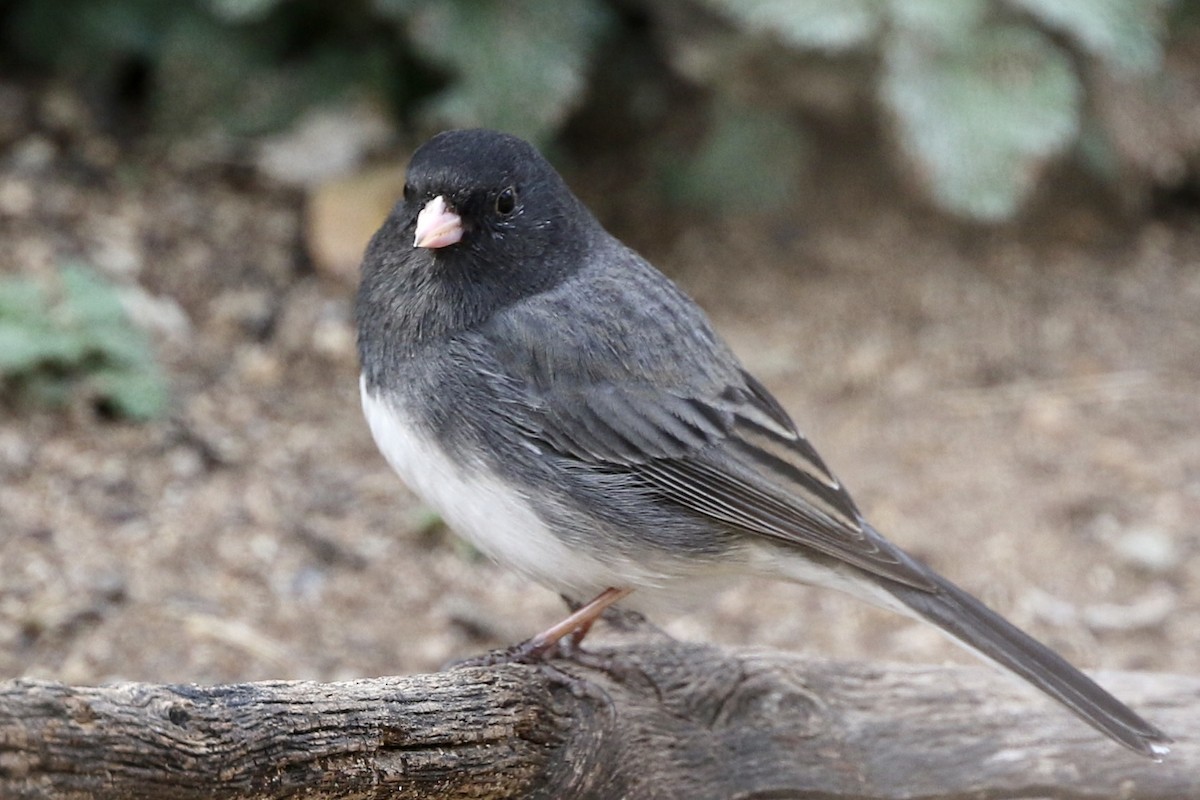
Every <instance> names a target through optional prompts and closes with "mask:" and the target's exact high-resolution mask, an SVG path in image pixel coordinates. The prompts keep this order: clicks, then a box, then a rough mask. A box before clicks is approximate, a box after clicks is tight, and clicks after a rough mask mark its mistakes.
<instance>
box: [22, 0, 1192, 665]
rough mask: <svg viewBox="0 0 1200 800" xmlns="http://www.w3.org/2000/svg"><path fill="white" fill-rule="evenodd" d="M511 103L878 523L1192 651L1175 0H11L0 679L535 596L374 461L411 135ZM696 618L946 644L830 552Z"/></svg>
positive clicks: (401, 636)
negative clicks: (366, 329)
mask: <svg viewBox="0 0 1200 800" xmlns="http://www.w3.org/2000/svg"><path fill="white" fill-rule="evenodd" d="M473 125H485V126H490V127H497V128H501V129H504V130H508V131H511V132H514V133H517V134H520V135H522V136H525V137H527V138H530V139H531V140H533V141H535V142H536V143H537V144H538V145H539V146H540V147H542V148H543V150H544V151H545V152H546V153H547V154H548V155H549V156H550V157H551V158H552V160H553V161H554V162H555V163H556V164H557V165H558V166H559V167H560V169H561V170H562V171H563V173H564V175H565V176H566V177H567V179H568V182H569V183H570V184H571V185H572V186H573V187H574V189H575V190H576V191H577V193H578V194H579V195H580V196H582V197H583V198H584V199H585V201H586V202H587V203H588V204H589V205H590V206H591V207H592V208H593V209H594V210H595V211H596V213H597V214H598V215H599V216H600V217H601V219H602V220H603V221H604V223H605V224H606V225H607V226H608V227H609V228H610V229H611V230H613V231H614V232H615V233H616V234H618V235H619V236H621V237H622V238H624V239H625V240H626V241H628V242H630V243H631V244H633V245H634V246H635V247H637V248H638V249H639V250H641V251H642V252H643V253H644V254H646V255H647V256H648V257H649V258H651V260H653V261H654V262H655V263H656V264H658V265H659V266H660V267H662V268H663V269H664V271H666V272H668V273H669V274H670V275H671V276H672V277H674V278H675V279H676V280H677V281H679V282H680V283H681V284H682V285H683V286H684V287H685V288H686V289H687V290H688V291H689V292H691V293H692V294H693V295H694V296H695V297H696V298H697V299H698V300H699V301H700V302H701V303H702V304H703V305H704V306H705V307H706V308H707V309H709V311H710V312H711V314H712V316H713V318H714V320H715V322H716V324H717V326H718V328H719V329H720V330H721V331H722V332H723V333H724V334H725V335H726V336H727V337H728V338H729V340H730V342H731V344H732V345H733V347H734V349H735V350H736V351H738V352H739V353H740V354H741V355H742V356H743V358H744V359H745V361H746V363H747V365H748V366H749V368H750V369H751V370H752V371H753V372H755V373H756V374H758V375H759V376H760V377H761V378H762V379H763V380H764V381H765V383H767V385H768V386H770V388H771V389H772V390H774V391H775V392H776V393H777V394H778V395H779V396H780V398H781V399H782V400H783V401H784V404H785V405H786V406H787V407H788V408H789V409H790V410H791V411H792V413H793V415H794V416H795V417H796V419H797V421H798V422H799V423H800V426H801V428H802V429H803V430H805V431H806V432H807V433H808V434H809V435H810V437H811V438H812V439H813V440H814V442H815V443H816V445H817V447H818V448H819V449H820V450H821V452H822V453H823V454H824V455H825V457H826V460H827V461H828V462H829V463H830V464H831V465H832V467H833V468H834V470H835V471H837V472H838V473H839V475H840V476H841V478H842V479H843V481H844V482H845V483H846V484H847V485H848V486H849V487H850V488H851V490H852V491H853V492H854V494H855V496H856V497H857V498H858V501H859V504H860V505H861V506H862V507H863V509H864V510H865V511H866V512H867V515H868V516H869V517H870V518H871V519H872V520H873V521H874V522H875V524H876V525H877V526H878V527H879V528H881V529H882V530H884V531H885V532H887V533H888V534H889V535H890V536H891V537H892V538H894V539H895V540H896V541H898V542H900V543H901V544H903V545H904V546H906V547H908V548H909V549H911V550H912V551H913V552H915V553H916V554H918V555H919V556H921V557H922V558H924V559H926V560H928V561H929V562H931V563H932V564H933V565H934V566H935V567H936V568H937V569H939V570H941V571H942V572H944V573H946V574H947V575H949V576H950V577H952V578H953V579H954V580H956V581H957V582H959V583H961V584H963V585H964V586H965V587H967V588H968V589H970V590H971V591H973V592H974V593H976V594H977V595H979V596H981V597H983V598H984V599H985V600H986V601H987V602H988V603H990V604H992V605H993V606H995V607H997V608H998V609H999V610H1001V611H1002V612H1003V613H1005V614H1006V615H1007V616H1009V617H1010V618H1011V619H1013V620H1014V621H1015V622H1017V623H1018V624H1020V625H1021V626H1023V627H1025V628H1027V629H1029V630H1031V631H1032V632H1033V633H1035V634H1036V635H1038V636H1039V637H1040V638H1042V639H1044V640H1045V641H1047V642H1048V643H1049V644H1051V645H1052V646H1054V647H1055V648H1057V649H1059V650H1060V651H1062V652H1063V653H1064V654H1065V655H1067V656H1068V657H1070V658H1071V659H1072V660H1074V661H1076V662H1077V663H1080V664H1081V665H1084V666H1089V667H1107V668H1128V669H1155V670H1166V671H1178V672H1195V670H1196V664H1197V663H1200V528H1198V525H1200V523H1198V522H1197V520H1200V422H1198V420H1200V3H1197V2H1195V0H1175V2H1171V1H1170V0H956V2H953V3H947V2H944V0H740V2H739V0H665V1H664V2H651V1H650V0H525V1H524V2H500V1H499V0H490V1H484V0H451V1H448V2H445V1H444V2H432V0H353V1H351V2H345V3H337V4H335V3H324V2H319V0H179V2H173V3H163V2H158V0H0V678H5V677H13V676H17V675H31V676H38V677H48V678H57V679H62V680H66V681H73V682H90V683H94V682H100V681H108V680H113V679H119V678H126V679H140V680H151V681H200V682H212V681H231V680H249V679H265V678H316V679H338V678H346V677H355V676H363V675H378V674H389V673H399V672H408V671H424V670H432V669H436V668H438V667H439V666H440V665H441V664H443V663H444V662H445V661H446V660H448V659H451V658H455V657H462V656H466V655H470V654H474V653H477V652H480V651H483V650H485V649H488V648H494V647H498V646H501V645H505V644H508V643H511V642H515V641H517V640H520V639H523V638H525V637H526V636H528V635H530V634H532V633H533V632H535V631H537V630H540V629H541V628H542V627H544V626H545V625H546V624H548V623H549V622H551V621H553V620H554V619H556V618H557V617H558V616H559V615H560V613H561V610H562V609H561V605H560V603H559V601H558V599H557V597H555V596H554V595H553V594H551V593H550V592H548V591H546V590H544V589H541V588H539V587H536V586H531V585H528V584H526V583H524V582H522V581H521V580H520V579H519V578H517V577H515V576H513V575H510V574H508V573H507V572H505V571H504V570H503V569H501V568H499V567H496V566H494V565H492V564H490V563H489V562H487V561H486V560H485V559H483V558H482V557H480V556H479V554H477V553H475V552H473V551H471V550H470V549H468V548H466V547H465V546H464V545H462V544H460V543H459V542H458V541H457V539H455V538H454V537H453V535H451V534H450V533H449V532H448V531H447V530H446V529H445V528H444V526H442V525H441V524H440V522H439V520H438V519H437V518H436V517H434V516H432V515H431V514H430V513H429V512H428V511H427V510H426V509H423V508H422V507H421V506H420V505H419V504H418V503H417V502H416V501H415V500H414V499H413V497H412V496H411V495H410V494H409V493H408V492H407V490H406V489H404V488H403V487H402V486H401V484H400V483H399V481H398V480H397V479H396V478H395V477H394V476H393V475H392V474H391V473H390V471H389V470H388V469H387V467H386V466H385V464H384V462H383V460H382V459H381V458H380V457H379V456H378V455H377V453H376V451H375V448H374V445H373V444H372V442H371V441H370V436H369V434H368V432H367V430H366V426H365V424H364V423H363V422H362V419H361V413H360V410H359V404H358V397H357V364H356V357H355V352H354V330H353V324H352V297H353V292H354V287H355V283H356V272H357V265H358V260H359V257H360V255H361V252H362V249H363V246H364V245H365V243H366V240H367V238H368V237H369V236H370V234H371V233H372V232H373V231H374V229H375V228H376V227H377V226H378V224H379V223H380V221H381V220H382V218H383V216H384V215H385V214H386V213H387V210H388V208H389V207H390V205H391V204H392V203H393V202H394V200H395V198H396V197H397V196H398V195H399V192H400V187H401V186H402V181H403V172H404V165H405V162H406V159H407V157H408V154H409V153H411V151H412V149H413V148H414V147H416V146H417V145H419V144H420V143H421V142H422V141H423V140H424V139H425V138H427V137H428V136H429V135H430V134H431V133H433V132H436V131H438V130H441V129H444V128H447V127H460V126H473ZM680 611H681V614H680V615H679V616H677V617H674V618H663V619H660V620H656V621H658V622H660V623H662V624H664V625H665V626H666V627H667V629H668V630H669V631H670V632H672V633H674V634H675V635H677V636H682V637H687V638H695V639H703V640H708V641H713V642H717V643H721V644H728V645H742V644H752V645H763V646H773V647H783V648H788V649H791V650H795V651H801V652H806V653H811V654H821V655H831V656H837V657H846V658H868V659H891V660H912V661H921V662H940V661H943V660H957V659H960V658H963V659H967V660H969V657H966V656H960V655H959V653H958V651H957V650H956V649H955V648H952V647H950V646H948V645H946V644H945V643H944V642H943V641H942V640H941V638H940V637H939V636H938V635H937V634H936V633H934V632H932V631H930V630H927V629H925V628H921V627H916V626H913V625H911V624H909V623H908V622H906V621H903V620H900V619H898V618H896V617H892V616H889V615H886V614H884V613H883V612H876V611H874V610H873V609H869V608H865V607H863V606H861V605H858V604H856V603H854V602H853V601H850V600H848V599H844V598H842V597H841V596H839V595H836V594H833V593H830V592H818V591H812V590H807V589H804V588H800V587H790V586H769V585H763V584H761V583H756V584H754V585H742V586H737V587H734V588H733V589H731V590H730V591H729V592H727V593H725V594H722V595H720V596H719V597H715V598H713V599H712V601H711V602H710V603H709V604H707V605H705V606H703V607H697V608H688V609H681V610H680Z"/></svg>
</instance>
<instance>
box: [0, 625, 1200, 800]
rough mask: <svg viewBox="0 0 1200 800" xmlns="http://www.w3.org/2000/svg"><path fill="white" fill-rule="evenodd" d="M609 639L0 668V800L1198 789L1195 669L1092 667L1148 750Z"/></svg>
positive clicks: (944, 676) (1042, 712) (1011, 703)
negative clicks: (101, 678) (324, 662)
mask: <svg viewBox="0 0 1200 800" xmlns="http://www.w3.org/2000/svg"><path fill="white" fill-rule="evenodd" d="M610 652H611V653H612V655H613V657H614V659H615V665H616V666H617V667H619V669H615V670H612V672H613V673H614V674H615V675H616V677H614V674H610V673H609V672H602V671H599V670H597V669H594V668H585V667H582V666H579V665H577V664H574V663H568V662H555V664H554V666H555V667H557V668H558V669H559V670H561V671H562V672H559V673H558V674H557V675H556V674H555V670H553V669H545V668H537V667H527V666H518V665H505V666H497V667H486V668H479V667H475V668H463V669H455V670H450V671H447V672H441V673H436V674H430V675H413V676H407V677H393V678H378V679H373V680H357V681H348V682H340V683H328V684H322V683H311V682H290V681H279V682H264V683H246V684H232V685H226V686H207V687H204V686H194V685H151V684H142V683H123V684H116V685H112V686H105V687H99V688H93V687H75V686H66V685H63V684H60V683H51V682H45V681H35V680H23V679H22V680H12V681H6V682H0V798H3V800H31V799H32V798H38V799H39V800H42V799H50V798H53V800H61V799H63V798H72V799H74V798H95V799H96V800H132V799H133V798H144V799H145V800H159V799H160V798H182V799H183V800H188V799H189V798H206V800H228V799H232V798H282V797H296V796H304V797H307V798H433V797H437V798H525V797H535V798H538V797H540V798H597V799H599V798H710V797H711V798H734V797H736V798H743V799H744V800H750V799H751V798H758V799H759V800H766V799H767V798H772V799H774V800H778V798H786V797H803V798H810V799H811V798H851V797H852V798H887V799H888V800H891V798H923V799H925V800H929V799H931V798H963V799H965V798H972V800H980V799H981V798H1005V799H1006V800H1008V799H1011V798H1026V797H1028V798H1034V797H1037V798H1063V799H1067V798H1069V799H1070V800H1083V799H1085V798H1096V799H1097V800H1099V798H1138V800H1195V799H1196V798H1200V678H1192V677H1184V676H1177V675H1158V674H1147V673H1140V674H1135V673H1107V674H1104V675H1103V676H1101V681H1102V682H1103V683H1104V684H1105V685H1106V686H1107V687H1109V688H1110V689H1112V690H1113V691H1114V692H1115V693H1116V694H1117V695H1118V696H1120V697H1121V698H1123V699H1124V700H1126V701H1128V702H1130V703H1131V704H1132V705H1133V706H1134V707H1136V708H1137V709H1138V710H1139V711H1141V712H1143V713H1144V715H1145V716H1146V717H1147V718H1149V719H1151V720H1153V721H1154V722H1156V723H1158V724H1159V725H1160V726H1161V727H1162V728H1163V729H1165V730H1167V731H1168V732H1169V733H1171V734H1172V735H1174V736H1175V738H1176V739H1177V743H1176V745H1175V747H1174V748H1173V752H1172V753H1171V754H1170V755H1169V756H1168V757H1167V759H1166V760H1165V761H1164V763H1161V764H1155V763H1153V762H1151V761H1149V760H1147V759H1144V758H1142V757H1139V756H1137V755H1135V754H1133V753H1129V752H1127V751H1125V750H1124V749H1122V748H1120V747H1119V746H1118V745H1116V744H1113V743H1112V742H1110V741H1108V740H1107V739H1104V738H1103V737H1101V736H1100V735H1099V734H1097V733H1095V732H1093V731H1092V730H1091V728H1089V727H1087V726H1086V725H1084V724H1083V723H1081V722H1079V721H1078V720H1077V719H1075V718H1074V717H1073V716H1071V715H1070V714H1068V713H1067V712H1065V711H1063V710H1062V709H1061V708H1059V707H1058V706H1057V705H1055V704H1053V703H1051V702H1050V701H1048V700H1045V699H1044V698H1042V697H1041V696H1040V695H1038V694H1036V693H1034V692H1033V691H1032V690H1029V689H1026V688H1023V687H1021V686H1020V685H1018V684H1016V683H1012V682H1009V681H1006V680H1004V679H1003V678H1002V677H1001V676H1000V675H998V674H997V673H996V672H994V671H992V670H987V669H983V668H968V667H926V666H901V665H886V666H884V665H871V664H856V663H840V662H833V661H826V660H818V659H812V658H800V657H797V656H793V655H787V654H781V653H776V652H766V651H754V650H750V651H736V652H730V651H723V650H720V649H718V648H715V647H711V646H705V645H697V644H685V643H681V642H676V641H673V640H670V639H666V638H655V639H654V640H652V641H647V640H646V639H644V638H642V639H639V640H635V641H632V642H626V643H624V644H621V645H620V646H619V647H617V648H615V649H614V650H612V651H610ZM563 673H570V674H571V675H573V676H576V677H577V678H580V679H583V680H582V681H578V682H573V683H572V682H564V681H563V680H562V678H563Z"/></svg>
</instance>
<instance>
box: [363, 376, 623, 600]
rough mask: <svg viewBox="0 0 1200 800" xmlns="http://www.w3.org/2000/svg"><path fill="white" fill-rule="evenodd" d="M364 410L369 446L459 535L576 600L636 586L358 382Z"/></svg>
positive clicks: (510, 489) (502, 484)
mask: <svg viewBox="0 0 1200 800" xmlns="http://www.w3.org/2000/svg"><path fill="white" fill-rule="evenodd" d="M359 388H360V390H361V393H362V405H363V413H364V414H365V415H366V418H367V424H368V425H369V426H370V428H371V434H372V435H373V436H374V437H375V444H377V445H378V446H379V450H380V451H381V452H382V453H383V456H384V458H386V459H387V462H388V464H390V465H391V467H392V469H394V470H395V471H396V473H397V474H399V476H400V477H401V479H403V480H404V482H405V483H406V484H408V486H409V488H411V489H412V490H413V491H414V492H416V493H417V494H418V495H420V496H421V498H422V499H423V500H424V501H425V502H426V503H428V504H429V505H430V506H432V507H433V509H434V510H435V511H437V512H438V514H440V515H441V516H442V519H444V520H445V521H446V523H447V524H448V525H449V526H450V527H451V528H452V529H453V530H454V531H455V532H456V533H458V534H459V535H460V536H462V537H464V538H465V539H467V540H468V541H469V542H471V544H472V545H474V546H475V547H477V548H478V549H479V550H481V551H482V552H484V553H486V554H487V555H488V556H490V557H492V558H494V559H495V560H497V561H499V562H500V563H502V564H504V565H506V566H508V567H511V568H512V569H515V570H517V571H519V572H521V573H524V574H525V575H527V576H529V577H530V578H532V579H533V580H536V581H537V582H539V583H541V584H543V585H545V586H548V587H550V588H552V589H555V590H556V591H560V592H566V593H568V594H571V595H572V596H575V597H578V598H580V599H583V600H588V599H591V596H592V595H594V594H598V593H600V592H601V591H603V590H604V589H606V588H608V587H609V586H616V587H623V586H630V585H636V584H635V583H631V582H630V578H634V580H636V577H635V576H631V575H628V574H625V570H622V569H614V568H613V565H609V564H605V563H603V562H601V561H599V560H598V559H596V558H594V557H592V556H590V555H589V554H587V553H585V552H582V550H581V549H580V548H573V547H571V546H569V545H568V544H566V543H564V542H563V541H562V540H561V539H559V538H558V537H557V536H555V535H554V534H553V533H552V532H551V531H550V530H549V528H547V526H546V524H545V523H544V522H543V521H542V520H541V519H540V518H539V517H538V515H537V513H536V512H535V511H534V510H533V507H532V506H531V505H530V503H529V502H528V501H527V500H526V499H525V498H524V497H523V496H522V495H521V493H520V492H519V491H517V490H516V489H514V488H513V487H512V486H510V485H508V484H506V483H505V482H504V481H502V480H500V479H499V478H496V477H494V476H491V475H488V474H487V473H486V472H485V471H484V470H483V469H482V467H481V465H464V464H457V463H454V462H453V461H452V460H451V459H450V457H449V456H448V455H447V454H446V452H445V450H444V449H442V447H440V446H439V445H438V443H437V442H435V441H433V440H432V438H431V437H429V436H428V435H426V434H424V433H422V432H421V431H419V430H418V429H416V428H415V427H414V426H413V425H412V422H411V418H410V417H409V415H408V414H407V413H406V412H405V410H404V409H403V408H400V407H398V405H397V404H395V403H392V402H389V401H388V400H386V399H384V398H381V397H376V396H374V395H372V394H371V393H370V392H369V391H368V390H367V387H366V383H365V381H363V380H360V382H359Z"/></svg>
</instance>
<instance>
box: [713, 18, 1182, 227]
mask: <svg viewBox="0 0 1200 800" xmlns="http://www.w3.org/2000/svg"><path fill="white" fill-rule="evenodd" d="M706 2H708V4H709V5H711V6H713V7H714V8H718V9H720V10H721V11H723V13H724V14H725V15H726V17H727V18H728V19H729V20H731V21H733V22H734V23H735V24H739V25H742V26H744V27H745V29H746V30H748V31H753V32H756V33H759V32H762V31H763V30H770V31H771V32H773V33H774V34H775V35H776V37H777V39H778V40H779V41H781V42H783V43H784V44H786V45H787V46H789V47H791V48H793V49H795V50H797V51H800V52H817V53H819V52H830V51H837V52H838V53H839V54H841V55H845V54H847V53H856V54H858V55H860V56H861V57H863V59H864V60H866V59H872V58H873V57H875V56H876V55H881V56H882V58H879V59H878V70H877V77H876V86H875V88H876V94H877V96H878V99H879V102H880V104H881V106H882V107H883V108H884V109H886V110H887V112H888V114H889V118H890V120H891V121H892V124H893V126H894V131H895V134H896V137H895V138H896V140H897V141H898V143H899V145H900V147H901V149H902V150H903V152H904V153H905V155H906V156H907V157H908V159H909V160H910V161H911V162H912V164H913V165H914V167H915V173H916V174H917V175H918V176H919V177H920V180H921V182H922V183H923V184H924V185H925V186H926V187H927V189H928V191H929V193H930V195H931V197H932V199H933V200H934V201H935V202H936V203H938V204H939V205H940V206H942V207H943V208H945V209H947V210H949V211H951V212H954V213H956V214H960V215H962V216H965V217H969V218H973V219H977V220H982V221H998V220H1004V219H1008V218H1011V217H1012V216H1013V215H1014V214H1016V213H1017V211H1018V210H1019V209H1020V207H1021V204H1022V202H1023V201H1024V200H1025V198H1026V197H1027V196H1028V194H1029V192H1030V191H1031V190H1032V188H1033V187H1034V186H1035V184H1036V180H1037V178H1038V177H1039V176H1040V175H1041V173H1042V172H1043V170H1044V167H1045V166H1046V165H1047V164H1049V163H1050V162H1051V161H1053V160H1054V159H1057V158H1060V157H1062V156H1063V155H1065V154H1067V153H1068V152H1070V151H1071V150H1072V148H1075V147H1076V146H1078V145H1079V138H1080V131H1081V130H1084V129H1087V130H1088V131H1089V136H1092V135H1094V134H1095V133H1097V132H1099V133H1101V134H1102V133H1103V131H1102V130H1100V128H1099V126H1098V125H1097V124H1096V123H1095V122H1094V121H1093V120H1090V119H1085V117H1084V115H1085V107H1086V106H1085V103H1084V81H1083V78H1082V76H1081V75H1080V74H1079V72H1078V70H1079V69H1080V63H1081V62H1080V61H1078V60H1076V59H1074V58H1073V57H1072V54H1071V53H1069V52H1068V51H1067V50H1066V49H1065V48H1064V47H1063V45H1061V44H1060V43H1059V41H1057V40H1056V39H1054V38H1053V37H1051V36H1050V35H1048V33H1047V32H1054V33H1057V34H1060V35H1062V36H1064V37H1066V39H1067V40H1068V41H1070V42H1071V43H1073V44H1074V46H1075V47H1077V48H1078V50H1079V51H1081V52H1082V53H1083V54H1084V55H1085V56H1091V57H1093V58H1095V59H1096V60H1097V65H1098V66H1100V67H1101V68H1109V69H1112V70H1116V71H1121V72H1125V73H1132V72H1140V73H1146V72H1150V71H1152V70H1154V69H1155V68H1157V66H1158V65H1159V62H1160V59H1161V55H1162V45H1161V40H1162V38H1163V36H1164V31H1163V29H1162V28H1163V18H1164V16H1165V11H1166V10H1167V7H1168V6H1169V5H1170V3H1171V0H953V2H948V1H947V0H876V2H852V3H837V2H834V0H829V2H821V0H803V1H802V2H801V1H800V0H797V1H796V2H771V1H770V0H756V1H755V2H744V0H706ZM1094 144H1095V142H1094V141H1093V145H1094Z"/></svg>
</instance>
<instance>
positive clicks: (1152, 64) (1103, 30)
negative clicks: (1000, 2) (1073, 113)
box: [1008, 0, 1172, 73]
mask: <svg viewBox="0 0 1200 800" xmlns="http://www.w3.org/2000/svg"><path fill="white" fill-rule="evenodd" d="M1008 2H1009V3H1010V4H1012V5H1013V6H1016V7H1018V8H1021V9H1024V10H1025V11H1027V12H1029V13H1030V14H1032V15H1033V16H1034V17H1036V18H1037V19H1038V20H1039V21H1041V22H1042V24H1044V25H1046V26H1047V27H1048V28H1051V29H1053V30H1056V31H1060V32H1062V33H1064V34H1066V35H1067V36H1070V37H1071V38H1072V39H1074V40H1075V41H1076V42H1078V43H1079V45H1080V46H1081V47H1083V48H1084V49H1085V50H1086V51H1088V52H1089V53H1091V54H1092V55H1094V56H1096V57H1097V58H1102V59H1104V60H1105V61H1107V62H1108V63H1109V64H1110V65H1111V66H1113V67H1115V68H1117V69H1123V70H1126V71H1128V72H1141V73H1145V72H1150V71H1151V70H1153V69H1155V68H1156V67H1158V65H1159V64H1160V63H1161V61H1162V37H1163V35H1164V22H1165V21H1164V16H1165V12H1166V10H1167V7H1168V6H1170V5H1171V3H1172V0H1008Z"/></svg>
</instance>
